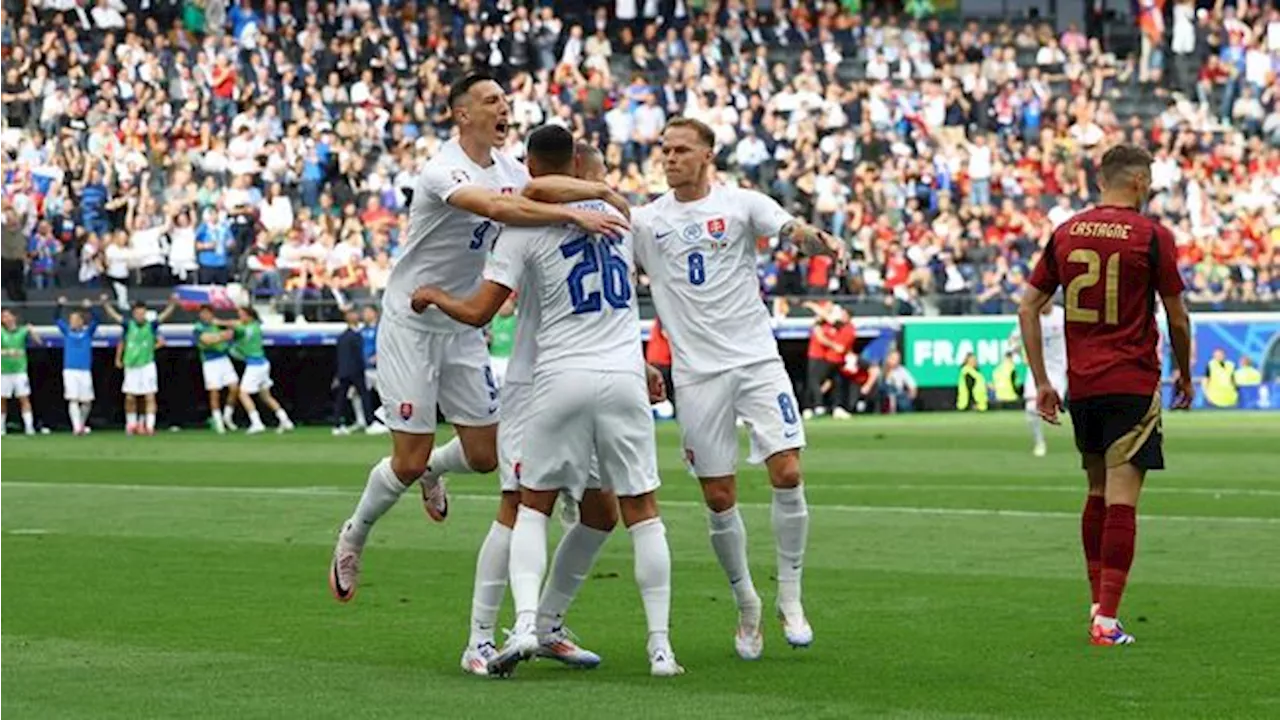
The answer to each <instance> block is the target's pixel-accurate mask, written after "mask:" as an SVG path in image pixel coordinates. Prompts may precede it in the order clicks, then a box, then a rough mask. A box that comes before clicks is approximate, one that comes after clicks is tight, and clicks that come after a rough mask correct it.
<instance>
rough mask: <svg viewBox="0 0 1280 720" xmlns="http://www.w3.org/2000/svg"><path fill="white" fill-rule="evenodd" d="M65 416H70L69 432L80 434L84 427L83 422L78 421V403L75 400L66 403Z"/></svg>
mask: <svg viewBox="0 0 1280 720" xmlns="http://www.w3.org/2000/svg"><path fill="white" fill-rule="evenodd" d="M67 414H68V415H70V416H71V430H72V431H73V432H80V428H81V427H82V426H83V425H84V421H83V420H82V419H80V403H78V402H76V401H75V400H71V401H68V402H67Z"/></svg>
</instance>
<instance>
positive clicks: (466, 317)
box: [411, 280, 511, 327]
mask: <svg viewBox="0 0 1280 720" xmlns="http://www.w3.org/2000/svg"><path fill="white" fill-rule="evenodd" d="M510 295H511V288H509V287H507V286H506V285H499V284H498V283H496V282H493V281H492V280H485V281H484V282H483V283H481V284H480V288H479V289H478V290H476V292H475V294H473V295H472V296H471V297H469V298H466V299H465V300H464V299H459V298H456V297H453V296H452V295H450V294H449V293H447V292H445V291H443V290H441V289H440V288H437V287H430V286H424V287H420V288H418V289H417V290H415V291H414V293H413V300H412V303H411V305H412V307H413V311H414V312H416V313H421V312H424V311H426V309H427V308H429V307H431V306H432V305H435V306H436V307H438V308H440V310H441V311H442V312H443V313H444V314H445V315H448V316H449V317H451V318H453V319H454V320H457V321H458V322H461V323H466V324H467V325H473V326H475V327H484V326H485V325H488V324H489V321H490V320H492V319H493V316H494V315H497V314H498V309H499V308H501V307H502V303H504V302H506V301H507V298H508V297H509V296H510Z"/></svg>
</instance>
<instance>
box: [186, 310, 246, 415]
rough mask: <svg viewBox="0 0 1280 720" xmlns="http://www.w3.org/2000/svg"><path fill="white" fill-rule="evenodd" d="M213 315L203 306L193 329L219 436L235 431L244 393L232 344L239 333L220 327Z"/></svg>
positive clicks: (210, 413)
mask: <svg viewBox="0 0 1280 720" xmlns="http://www.w3.org/2000/svg"><path fill="white" fill-rule="evenodd" d="M216 320H217V318H215V317H214V315H213V307H212V306H210V305H201V306H200V314H199V315H198V316H197V318H196V322H195V325H194V326H193V327H192V334H193V335H194V336H195V341H196V349H197V350H198V351H199V352H200V374H201V375H203V376H204V389H205V392H207V393H209V418H210V420H211V421H212V422H213V429H214V431H215V432H217V433H218V434H219V435H222V434H224V433H226V431H228V430H235V429H236V423H235V419H234V416H235V413H236V397H237V396H238V395H239V394H240V378H239V376H237V375H236V368H235V366H234V365H232V364H231V357H230V355H228V353H230V352H231V341H232V340H233V339H235V333H234V332H233V331H231V330H227V329H225V328H223V327H219V326H218V324H217V322H216ZM223 390H226V391H227V404H226V407H223V405H222V391H223Z"/></svg>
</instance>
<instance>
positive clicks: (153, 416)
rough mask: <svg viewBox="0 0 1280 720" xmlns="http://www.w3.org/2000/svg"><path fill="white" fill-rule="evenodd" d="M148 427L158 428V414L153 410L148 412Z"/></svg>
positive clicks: (151, 428) (149, 428)
mask: <svg viewBox="0 0 1280 720" xmlns="http://www.w3.org/2000/svg"><path fill="white" fill-rule="evenodd" d="M147 429H148V430H155V429H156V414H155V413H153V412H151V413H147Z"/></svg>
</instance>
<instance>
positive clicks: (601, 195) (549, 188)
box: [521, 175, 631, 218]
mask: <svg viewBox="0 0 1280 720" xmlns="http://www.w3.org/2000/svg"><path fill="white" fill-rule="evenodd" d="M521 194H522V195H524V196H525V197H527V198H529V199H530V200H534V201H537V202H544V203H568V202H577V201H579V200H603V201H605V202H607V203H609V204H610V205H612V206H614V207H615V208H617V209H618V212H620V213H622V215H623V216H624V217H627V218H630V217H631V206H630V205H629V204H628V203H627V201H626V200H625V199H624V198H623V197H622V196H621V195H619V194H618V193H616V192H614V190H613V188H611V187H609V186H608V185H606V184H604V183H602V182H592V181H590V180H580V179H578V178H575V177H569V176H568V175H546V176H544V177H540V178H534V179H533V180H530V181H529V184H528V185H525V186H524V190H522V191H521Z"/></svg>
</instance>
